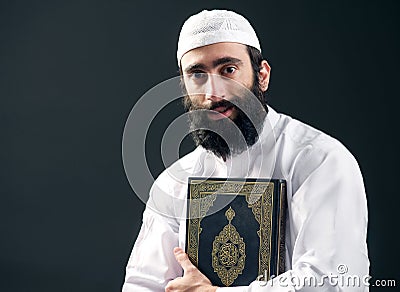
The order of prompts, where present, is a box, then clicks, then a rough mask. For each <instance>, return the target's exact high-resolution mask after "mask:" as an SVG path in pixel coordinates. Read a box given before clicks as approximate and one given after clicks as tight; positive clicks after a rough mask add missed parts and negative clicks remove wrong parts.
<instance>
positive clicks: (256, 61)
mask: <svg viewBox="0 0 400 292" xmlns="http://www.w3.org/2000/svg"><path fill="white" fill-rule="evenodd" d="M246 47H247V53H249V57H250V62H251V67H252V68H253V76H254V80H253V88H252V91H253V93H254V94H255V95H256V97H257V98H259V99H260V101H261V103H262V104H263V106H264V107H265V109H266V110H267V111H268V109H267V102H266V96H265V92H264V91H262V89H261V85H260V82H259V78H258V74H259V73H260V70H261V69H262V67H261V62H262V61H263V60H264V57H263V56H262V54H261V52H260V51H259V50H258V49H256V48H254V47H252V46H249V45H247V46H246Z"/></svg>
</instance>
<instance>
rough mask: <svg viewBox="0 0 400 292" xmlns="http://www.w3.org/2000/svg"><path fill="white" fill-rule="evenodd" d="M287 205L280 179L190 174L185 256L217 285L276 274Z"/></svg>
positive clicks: (282, 252) (280, 261)
mask: <svg viewBox="0 0 400 292" xmlns="http://www.w3.org/2000/svg"><path fill="white" fill-rule="evenodd" d="M286 206H287V204H286V181H285V180H277V179H224V178H208V179H207V178H201V177H192V178H189V182H188V200H187V221H186V253H187V254H188V256H189V259H190V260H191V262H192V263H193V264H194V265H195V266H197V267H198V269H199V270H200V271H201V272H202V273H203V274H204V275H205V276H207V278H208V279H209V280H210V281H211V283H212V284H213V285H216V286H220V287H224V286H225V287H232V286H243V285H249V284H250V283H251V282H253V281H254V280H256V279H257V278H258V277H259V276H262V280H263V281H265V280H268V279H269V278H270V277H271V276H277V275H278V274H280V273H282V272H284V269H285V219H286V209H287V207H286ZM265 277H266V278H267V279H265Z"/></svg>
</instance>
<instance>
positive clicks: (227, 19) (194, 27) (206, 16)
mask: <svg viewBox="0 0 400 292" xmlns="http://www.w3.org/2000/svg"><path fill="white" fill-rule="evenodd" d="M221 42H233V43H240V44H244V45H249V46H252V47H254V48H256V49H258V50H259V51H260V52H261V47H260V42H259V41H258V38H257V35H256V32H255V31H254V29H253V27H252V26H251V24H250V23H249V22H248V20H247V19H246V18H244V17H243V16H241V15H240V14H237V13H235V12H233V11H228V10H203V11H201V12H200V13H198V14H195V15H192V16H191V17H189V18H188V19H187V20H186V21H185V23H184V24H183V26H182V29H181V33H180V35H179V40H178V50H177V52H176V56H177V59H178V66H180V61H181V58H182V56H183V55H184V54H186V53H187V52H188V51H190V50H193V49H195V48H199V47H202V46H207V45H211V44H215V43H221Z"/></svg>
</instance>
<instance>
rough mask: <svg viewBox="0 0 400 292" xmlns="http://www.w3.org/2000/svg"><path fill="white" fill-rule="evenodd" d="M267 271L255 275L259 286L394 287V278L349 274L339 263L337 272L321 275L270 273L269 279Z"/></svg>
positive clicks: (345, 267)
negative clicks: (301, 275)
mask: <svg viewBox="0 0 400 292" xmlns="http://www.w3.org/2000/svg"><path fill="white" fill-rule="evenodd" d="M265 279H268V274H267V271H266V272H265V273H264V275H260V276H258V277H257V279H256V280H257V281H258V283H259V285H260V286H270V287H273V286H279V287H295V288H297V289H299V288H302V287H323V286H328V285H329V286H332V287H341V288H346V287H347V288H349V287H370V286H375V287H396V280H394V279H373V278H372V276H370V275H364V276H359V275H351V274H348V267H347V266H346V265H344V264H340V265H338V267H337V273H330V274H329V275H321V276H314V275H312V276H303V277H299V276H296V275H285V274H282V275H279V276H275V275H272V276H271V277H270V280H269V281H265Z"/></svg>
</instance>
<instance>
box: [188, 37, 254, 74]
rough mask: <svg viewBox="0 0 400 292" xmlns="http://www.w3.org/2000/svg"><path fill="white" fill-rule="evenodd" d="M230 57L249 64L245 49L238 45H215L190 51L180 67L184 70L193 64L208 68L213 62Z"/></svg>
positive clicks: (243, 46)
mask: <svg viewBox="0 0 400 292" xmlns="http://www.w3.org/2000/svg"><path fill="white" fill-rule="evenodd" d="M225 57H231V58H235V59H239V60H241V61H242V62H243V63H250V57H249V54H248V52H247V47H246V46H245V45H243V44H239V43H228V42H225V43H216V44H212V45H207V46H203V47H200V48H196V49H193V50H190V51H189V52H187V53H186V54H185V55H183V57H182V59H181V67H182V69H185V68H186V67H188V66H191V65H193V64H203V65H206V66H210V65H211V64H212V62H213V61H214V60H217V59H220V58H225Z"/></svg>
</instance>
